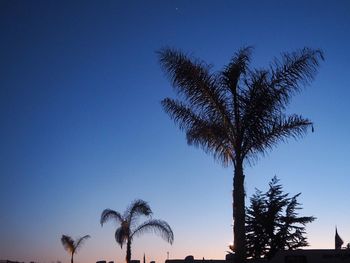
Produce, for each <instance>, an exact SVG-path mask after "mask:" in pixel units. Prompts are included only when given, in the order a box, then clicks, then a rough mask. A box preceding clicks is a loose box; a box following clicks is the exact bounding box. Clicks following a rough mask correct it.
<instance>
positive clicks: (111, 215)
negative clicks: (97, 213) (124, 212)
mask: <svg viewBox="0 0 350 263" xmlns="http://www.w3.org/2000/svg"><path fill="white" fill-rule="evenodd" d="M110 219H115V221H116V222H117V223H119V222H122V221H123V217H122V216H121V215H120V213H119V212H116V211H114V210H112V209H105V210H103V212H102V214H101V219H100V224H101V226H102V225H103V224H104V223H106V222H107V221H108V220H110Z"/></svg>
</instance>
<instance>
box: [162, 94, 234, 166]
mask: <svg viewBox="0 0 350 263" xmlns="http://www.w3.org/2000/svg"><path fill="white" fill-rule="evenodd" d="M162 105H163V108H164V110H165V111H166V112H167V113H168V114H169V116H170V117H171V118H172V119H173V120H174V121H175V123H177V124H178V125H179V127H180V129H181V130H185V131H186V136H187V143H188V144H189V145H195V146H197V147H202V148H203V149H204V150H205V151H206V152H210V153H212V154H213V155H214V157H215V158H216V159H218V160H220V161H221V162H222V163H223V164H224V165H228V164H229V163H231V162H232V160H234V157H233V156H232V155H231V154H232V149H231V148H230V145H232V144H233V143H234V138H233V137H231V136H230V135H229V136H227V134H226V129H225V128H224V127H220V125H219V124H217V125H214V124H213V123H212V120H207V119H205V118H202V117H200V116H198V115H196V114H195V113H194V112H193V111H192V110H191V109H190V108H188V107H186V106H185V105H184V104H183V103H181V102H180V101H177V100H173V99H170V98H166V99H164V100H163V101H162ZM220 133H221V136H220ZM227 138H232V139H231V141H229V140H227Z"/></svg>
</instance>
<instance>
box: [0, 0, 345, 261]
mask: <svg viewBox="0 0 350 263" xmlns="http://www.w3.org/2000/svg"><path fill="white" fill-rule="evenodd" d="M306 2H307V3H306ZM0 30H1V31H0V35H1V40H0V123H1V128H0V145H1V147H0V178H1V179H0V180H1V181H0V182H1V183H0V187H1V188H0V208H1V212H0V222H1V224H0V259H12V260H20V261H30V260H35V261H39V262H52V261H56V260H61V261H62V262H68V260H69V256H68V254H67V253H66V252H65V251H64V250H63V247H62V245H61V243H60V236H61V235H62V234H68V235H71V236H73V237H78V236H82V235H85V234H90V235H91V236H92V238H91V239H90V240H88V241H87V242H86V244H85V246H84V247H83V248H82V249H81V251H80V252H79V254H77V256H76V262H77V263H82V262H91V263H92V262H95V261H96V260H98V259H106V260H115V261H116V262H122V261H123V259H124V257H125V250H121V249H120V248H118V247H117V245H116V242H115V240H114V230H115V227H116V226H115V224H113V223H109V224H107V225H105V226H104V227H103V228H101V226H100V225H99V217H100V214H101V212H102V210H103V209H105V208H111V209H115V210H117V211H121V212H122V211H123V210H124V209H125V208H126V206H127V205H128V204H129V203H130V202H131V201H132V200H134V199H136V198H141V199H144V200H146V201H148V202H149V204H150V205H151V207H152V208H153V211H154V217H155V218H161V219H164V220H166V221H167V222H168V223H169V224H170V225H171V226H172V228H173V230H174V234H175V242H174V244H173V246H170V245H169V244H167V243H165V242H164V241H163V240H162V239H161V238H159V237H157V236H152V235H144V236H143V237H141V238H139V239H137V240H135V242H134V244H133V258H136V259H141V258H142V256H143V253H146V258H147V261H149V260H156V261H157V262H163V261H164V260H165V259H166V255H167V251H169V253H170V258H184V257H185V256H186V255H189V254H192V255H194V256H195V257H196V258H202V257H205V258H218V259H220V258H224V256H225V251H226V250H227V245H228V243H229V242H230V241H232V227H231V223H232V222H231V215H232V210H231V203H232V199H231V191H232V175H233V170H232V168H222V167H221V165H220V164H219V163H217V162H215V161H214V160H213V158H212V157H211V156H208V155H206V154H205V153H203V151H201V150H200V149H196V148H193V147H189V146H187V144H186V140H185V135H184V134H183V133H182V132H181V131H179V130H178V129H177V127H176V126H175V125H174V124H173V122H172V121H171V120H170V119H169V118H168V116H167V115H166V114H165V113H164V112H163V111H162V108H161V106H160V101H161V99H162V98H164V97H166V96H173V91H172V89H171V87H170V85H169V82H168V80H167V79H166V78H165V76H164V74H163V72H162V71H161V69H160V66H159V63H158V61H157V56H156V53H155V52H156V51H157V50H159V49H160V48H162V47H165V46H169V47H176V48H179V49H181V50H183V51H185V52H188V53H191V54H193V55H194V56H197V57H199V58H202V59H203V60H205V61H207V62H208V63H211V64H213V65H214V69H215V70H219V69H221V68H222V67H223V66H224V65H225V64H226V63H227V62H228V61H229V59H230V58H231V56H232V55H233V54H234V52H236V51H237V50H238V49H239V48H240V47H242V46H244V45H253V46H254V47H255V51H254V56H253V58H254V59H253V65H255V66H256V67H263V66H266V65H268V64H269V62H270V61H271V59H273V57H275V56H279V54H280V53H281V52H283V51H293V50H295V49H298V48H302V47H304V46H308V47H313V48H321V49H323V50H324V52H325V56H326V61H325V62H324V63H322V65H321V67H320V70H319V74H318V75H317V77H316V80H315V81H314V82H313V83H312V85H311V86H310V87H308V88H307V89H305V91H303V92H302V93H301V94H299V95H298V96H296V97H295V98H294V99H293V103H292V104H291V107H290V108H289V111H290V112H295V113H301V114H303V115H304V116H305V117H308V118H310V119H311V120H313V121H314V123H315V132H314V133H310V134H308V135H307V136H306V137H305V138H303V139H301V140H299V141H294V140H290V141H288V143H286V144H280V145H278V147H277V148H276V149H274V150H273V151H272V152H271V153H269V154H268V155H266V156H264V157H261V158H259V160H258V161H257V162H256V163H255V164H254V165H253V166H249V165H246V170H245V174H246V184H245V186H246V190H247V196H248V197H249V196H251V194H252V193H253V192H254V188H256V187H257V188H260V189H262V190H265V189H266V187H267V183H268V181H269V180H270V179H271V178H272V177H273V176H274V175H277V176H278V177H279V178H280V179H281V183H282V184H283V185H284V189H285V190H286V191H287V192H290V193H291V194H296V193H298V192H302V195H301V197H300V199H299V201H300V202H301V203H302V204H303V207H304V209H303V211H302V213H303V214H304V215H314V216H316V217H317V220H316V221H315V222H313V223H312V224H310V225H308V227H307V232H308V237H309V241H310V244H311V248H333V246H334V227H335V225H337V227H338V231H339V234H340V236H341V237H342V238H343V239H344V241H345V242H350V226H349V222H350V210H349V186H350V176H349V175H350V174H349V163H350V159H349V153H348V150H349V148H350V147H349V146H350V143H349V134H350V122H349V121H350V118H349V98H350V78H349V72H350V66H349V65H350V64H349V63H350V51H349V47H350V2H349V1H346V0H344V1H340V0H339V1H319V0H318V1H303V0H302V1H301V0H300V1H280V0H278V1H222V0H221V1H185V0H184V1H147V2H146V1H82V2H78V1H74V2H72V1H4V0H1V1H0Z"/></svg>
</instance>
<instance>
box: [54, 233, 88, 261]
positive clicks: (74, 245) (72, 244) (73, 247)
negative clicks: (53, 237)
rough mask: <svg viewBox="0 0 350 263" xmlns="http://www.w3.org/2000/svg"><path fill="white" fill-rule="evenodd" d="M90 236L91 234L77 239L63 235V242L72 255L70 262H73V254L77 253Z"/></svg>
mask: <svg viewBox="0 0 350 263" xmlns="http://www.w3.org/2000/svg"><path fill="white" fill-rule="evenodd" d="M88 238H90V236H89V235H86V236H83V237H81V238H78V239H77V240H75V241H74V240H73V239H72V238H71V237H70V236H67V235H62V237H61V242H62V245H63V247H64V249H65V250H67V251H68V253H70V255H71V260H70V262H71V263H73V256H74V254H76V253H77V251H78V250H79V248H80V247H81V246H82V245H83V243H84V241H85V240H86V239H88Z"/></svg>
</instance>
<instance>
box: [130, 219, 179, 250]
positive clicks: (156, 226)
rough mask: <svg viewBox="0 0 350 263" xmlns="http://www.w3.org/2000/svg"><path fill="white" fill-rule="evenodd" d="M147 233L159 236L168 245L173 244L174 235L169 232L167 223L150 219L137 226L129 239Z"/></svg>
mask: <svg viewBox="0 0 350 263" xmlns="http://www.w3.org/2000/svg"><path fill="white" fill-rule="evenodd" d="M149 232H151V233H154V234H157V235H159V236H161V237H162V238H163V239H164V240H165V241H167V242H168V243H170V244H172V243H173V242H174V234H173V231H172V230H171V227H170V226H169V225H168V223H167V222H165V221H163V220H157V219H150V220H148V221H146V222H144V223H143V224H141V225H140V226H138V227H137V228H136V229H135V230H134V232H133V233H132V234H131V238H133V237H134V236H140V235H142V234H144V233H149Z"/></svg>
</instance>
